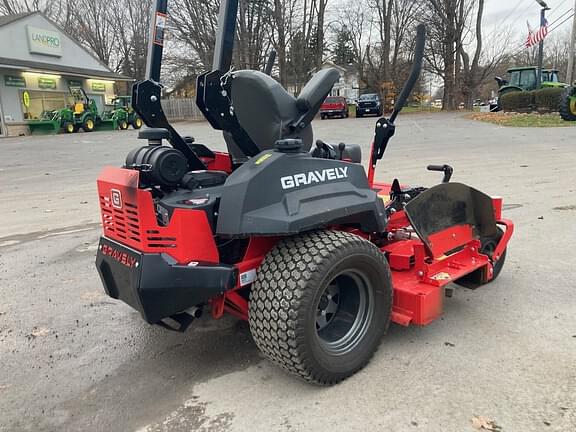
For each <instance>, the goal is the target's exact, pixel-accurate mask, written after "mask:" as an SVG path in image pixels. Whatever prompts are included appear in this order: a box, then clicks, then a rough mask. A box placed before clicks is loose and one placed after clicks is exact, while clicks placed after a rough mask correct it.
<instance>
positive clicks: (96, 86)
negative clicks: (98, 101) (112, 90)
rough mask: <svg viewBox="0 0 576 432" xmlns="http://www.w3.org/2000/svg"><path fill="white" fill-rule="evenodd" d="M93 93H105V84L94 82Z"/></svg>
mask: <svg viewBox="0 0 576 432" xmlns="http://www.w3.org/2000/svg"><path fill="white" fill-rule="evenodd" d="M92 91H97V92H105V91H106V84H105V83H103V82H92Z"/></svg>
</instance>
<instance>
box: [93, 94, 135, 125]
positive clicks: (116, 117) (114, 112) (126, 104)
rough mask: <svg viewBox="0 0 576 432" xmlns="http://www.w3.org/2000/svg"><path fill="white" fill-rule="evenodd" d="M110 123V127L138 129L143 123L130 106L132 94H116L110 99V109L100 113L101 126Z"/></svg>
mask: <svg viewBox="0 0 576 432" xmlns="http://www.w3.org/2000/svg"><path fill="white" fill-rule="evenodd" d="M109 123H111V124H112V129H122V130H124V129H128V126H130V125H131V126H132V127H133V128H134V129H140V128H141V127H142V125H143V122H142V119H141V118H140V117H139V116H138V114H136V112H135V111H134V109H133V108H132V96H118V97H116V98H114V99H112V106H111V109H110V110H106V111H104V112H103V113H102V123H101V125H102V126H105V125H106V124H109Z"/></svg>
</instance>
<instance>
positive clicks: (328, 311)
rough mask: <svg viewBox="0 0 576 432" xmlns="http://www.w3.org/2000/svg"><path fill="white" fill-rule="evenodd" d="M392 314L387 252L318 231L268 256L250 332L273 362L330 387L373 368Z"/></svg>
mask: <svg viewBox="0 0 576 432" xmlns="http://www.w3.org/2000/svg"><path fill="white" fill-rule="evenodd" d="M391 308H392V285H391V280H390V270H389V267H388V263H387V262H386V260H385V258H384V255H383V254H382V252H380V250H379V249H378V248H377V247H376V246H374V245H373V244H372V243H370V242H369V241H366V240H364V239H363V238H361V237H358V236H356V235H353V234H350V233H346V232H340V231H317V232H313V233H308V234H304V235H299V236H296V237H290V238H287V239H284V240H282V241H280V242H279V243H278V244H277V245H276V246H275V247H274V249H272V250H271V251H270V252H269V253H268V255H267V256H266V259H265V260H264V262H263V264H262V266H261V267H260V269H259V270H258V275H257V278H256V281H255V282H254V284H253V286H252V291H251V294H250V310H249V322H250V330H251V332H252V336H253V337H254V340H255V342H256V344H257V345H258V347H259V348H260V350H261V351H262V352H263V353H264V354H265V355H266V357H268V358H269V359H270V360H272V361H273V362H275V363H276V364H278V365H280V366H281V367H283V368H284V369H286V370H287V371H289V372H291V373H293V374H295V375H298V376H300V377H302V378H303V379H305V380H307V381H310V382H314V383H317V384H321V385H330V384H335V383H337V382H340V381H342V380H344V379H346V378H347V377H349V376H350V375H352V374H354V373H355V372H357V371H359V370H360V369H362V368H363V367H364V366H365V365H366V363H368V361H369V360H370V358H371V357H372V355H373V354H374V352H375V351H376V349H377V348H378V345H379V343H380V339H381V338H382V335H383V334H384V333H385V332H386V330H387V328H388V325H389V323H390V314H391Z"/></svg>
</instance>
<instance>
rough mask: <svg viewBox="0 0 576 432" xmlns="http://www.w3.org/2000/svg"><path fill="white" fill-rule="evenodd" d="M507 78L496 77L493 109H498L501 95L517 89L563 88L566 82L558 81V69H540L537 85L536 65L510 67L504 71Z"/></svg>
mask: <svg viewBox="0 0 576 432" xmlns="http://www.w3.org/2000/svg"><path fill="white" fill-rule="evenodd" d="M506 73H507V74H508V78H509V79H507V80H506V79H503V78H500V77H496V78H495V79H496V82H497V83H498V87H499V88H498V102H497V107H496V108H495V109H493V110H494V111H499V110H500V109H501V107H500V100H501V98H502V96H503V95H505V94H508V93H512V92H518V91H532V90H539V89H542V88H564V87H567V86H568V84H566V83H563V82H560V79H559V77H558V70H556V69H542V82H541V83H540V85H538V67H537V66H525V67H515V68H510V69H508V71H507V72H506Z"/></svg>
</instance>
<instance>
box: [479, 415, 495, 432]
mask: <svg viewBox="0 0 576 432" xmlns="http://www.w3.org/2000/svg"><path fill="white" fill-rule="evenodd" d="M472 427H473V428H474V429H478V430H487V431H494V432H496V431H501V430H502V429H501V428H500V426H498V425H497V424H496V422H495V421H494V420H490V419H489V418H487V417H484V416H474V417H472Z"/></svg>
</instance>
